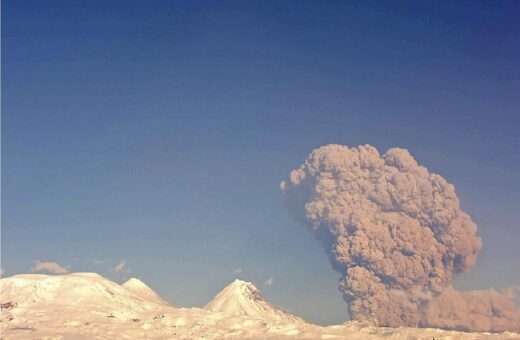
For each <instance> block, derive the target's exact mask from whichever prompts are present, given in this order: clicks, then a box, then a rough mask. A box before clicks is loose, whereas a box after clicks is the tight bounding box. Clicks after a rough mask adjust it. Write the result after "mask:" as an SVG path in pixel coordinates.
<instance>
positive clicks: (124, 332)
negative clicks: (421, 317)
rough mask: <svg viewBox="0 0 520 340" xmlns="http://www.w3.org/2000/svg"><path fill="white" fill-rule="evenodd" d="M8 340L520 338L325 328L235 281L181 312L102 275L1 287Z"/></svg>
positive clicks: (4, 282)
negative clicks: (201, 304)
mask: <svg viewBox="0 0 520 340" xmlns="http://www.w3.org/2000/svg"><path fill="white" fill-rule="evenodd" d="M0 303H1V307H2V312H1V314H0V323H1V337H2V339H42V338H47V339H122V338H126V339H201V338H204V339H208V338H209V339H223V338H234V339H244V338H256V339H258V338H262V339H266V338H276V339H280V338H294V339H320V338H321V339H325V338H327V339H381V338H394V339H432V338H436V339H437V338H442V339H519V338H520V334H514V333H508V332H506V333H502V334H489V333H463V332H454V331H444V330H440V329H418V328H382V327H373V326H367V325H362V324H360V323H357V322H347V323H345V324H343V325H336V326H328V327H322V326H317V325H313V324H310V323H307V322H305V321H304V320H303V319H301V318H299V317H297V316H294V315H292V314H290V313H287V312H284V311H282V310H281V309H279V308H277V307H276V306H274V305H272V304H271V303H269V302H267V301H266V300H265V299H264V298H263V297H262V295H261V293H260V291H259V290H258V289H257V288H256V287H255V286H254V285H253V284H252V283H248V282H244V281H240V280H236V281H234V282H232V283H231V284H230V285H228V286H227V287H226V288H224V289H223V290H222V291H221V292H220V293H219V294H217V296H216V297H215V298H214V299H213V300H212V301H211V302H210V303H208V304H207V305H206V307H204V308H176V307H173V306H171V305H170V304H168V303H167V302H166V301H165V300H163V299H162V298H161V297H160V296H159V295H158V294H157V293H155V292H154V291H153V290H152V289H151V288H150V287H148V286H147V285H146V284H145V283H144V282H142V281H140V280H138V279H130V280H129V281H127V282H125V283H124V284H123V285H119V284H117V283H115V282H113V281H110V280H108V279H106V278H104V277H102V276H100V275H98V274H93V273H73V274H66V275H56V276H52V275H36V274H23V275H16V276H12V277H8V278H3V279H1V280H0Z"/></svg>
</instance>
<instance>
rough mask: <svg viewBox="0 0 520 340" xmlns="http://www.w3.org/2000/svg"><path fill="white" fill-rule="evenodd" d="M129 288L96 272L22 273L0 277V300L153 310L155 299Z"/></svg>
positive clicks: (30, 304)
mask: <svg viewBox="0 0 520 340" xmlns="http://www.w3.org/2000/svg"><path fill="white" fill-rule="evenodd" d="M148 297H149V296H148V295H145V296H140V295H139V294H137V293H135V292H132V291H129V290H128V289H126V288H124V287H122V286H120V285H119V284H117V283H115V282H113V281H110V280H108V279H106V278H104V277H102V276H100V275H99V274H95V273H70V274H65V275H41V274H22V275H14V276H11V277H8V278H4V279H1V280H0V300H1V302H2V303H7V302H10V303H13V304H16V305H18V306H20V307H23V306H25V307H27V308H36V307H37V306H40V305H41V306H43V305H46V306H47V305H49V304H51V305H53V306H56V307H58V306H60V307H61V308H69V307H71V306H77V307H78V308H81V309H83V310H89V311H96V310H98V311H108V310H134V311H137V310H144V309H153V308H155V307H156V306H157V305H158V302H157V301H152V300H149V299H148Z"/></svg>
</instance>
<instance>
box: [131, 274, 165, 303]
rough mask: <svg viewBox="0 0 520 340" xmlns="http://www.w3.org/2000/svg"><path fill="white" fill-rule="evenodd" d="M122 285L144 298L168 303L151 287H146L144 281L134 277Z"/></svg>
mask: <svg viewBox="0 0 520 340" xmlns="http://www.w3.org/2000/svg"><path fill="white" fill-rule="evenodd" d="M122 286H123V287H124V288H125V289H126V290H128V291H130V292H132V293H134V294H136V295H137V296H139V297H140V298H142V299H144V300H147V301H151V302H155V303H159V304H168V302H166V301H165V300H164V299H163V298H161V297H160V296H159V294H157V293H156V292H155V291H154V290H153V289H152V288H150V287H148V286H147V285H146V283H144V282H143V281H141V280H139V279H136V278H135V277H133V278H131V279H129V280H128V281H126V282H125V283H123V284H122Z"/></svg>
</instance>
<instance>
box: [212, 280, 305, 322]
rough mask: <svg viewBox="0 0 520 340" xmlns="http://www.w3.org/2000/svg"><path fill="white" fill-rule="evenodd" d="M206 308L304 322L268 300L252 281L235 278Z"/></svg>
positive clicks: (282, 320)
mask: <svg viewBox="0 0 520 340" xmlns="http://www.w3.org/2000/svg"><path fill="white" fill-rule="evenodd" d="M204 308H205V309H206V310H210V311H213V312H221V313H225V314H228V315H232V316H246V317H248V318H249V319H261V320H264V321H273V322H297V323H300V322H304V321H303V320H302V319H301V318H299V317H297V316H294V315H292V314H290V313H287V312H284V311H283V310H281V309H279V308H277V307H275V306H274V305H272V304H270V303H269V302H267V301H266V300H265V299H264V297H263V296H262V294H261V293H260V291H259V290H258V289H257V288H256V287H255V286H254V285H253V284H252V283H250V282H245V281H242V280H238V279H237V280H235V281H233V282H231V283H230V284H229V285H228V286H226V287H225V288H224V289H223V290H222V291H221V292H220V293H218V294H217V296H215V298H214V299H213V300H211V302H210V303H208V304H207V305H206V306H205V307H204Z"/></svg>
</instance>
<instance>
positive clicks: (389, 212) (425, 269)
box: [280, 145, 520, 331]
mask: <svg viewBox="0 0 520 340" xmlns="http://www.w3.org/2000/svg"><path fill="white" fill-rule="evenodd" d="M280 188H281V190H282V192H283V194H284V197H285V201H286V205H287V207H288V208H289V210H290V211H291V213H292V214H293V215H294V217H295V218H296V219H297V220H299V221H300V222H302V223H304V224H306V225H308V226H309V227H310V229H311V230H312V232H313V233H314V234H315V235H316V236H317V237H318V238H319V239H320V240H321V241H322V243H323V246H324V247H325V249H326V250H327V252H328V254H329V258H330V261H331V263H332V265H333V267H334V268H335V269H336V270H337V271H339V272H340V273H342V275H343V278H342V279H341V280H340V290H341V292H342V293H343V297H344V299H345V301H347V303H348V304H349V312H350V315H351V318H353V319H356V320H361V321H368V322H371V323H374V324H377V325H382V326H403V325H407V326H428V325H432V326H435V327H445V328H453V329H467V330H471V329H475V330H490V331H502V330H506V329H510V330H511V329H513V330H514V329H520V313H519V312H518V309H517V308H516V307H515V306H514V304H513V303H512V302H511V299H510V298H508V297H506V296H504V295H503V294H500V293H498V292H475V293H474V294H472V295H468V294H469V293H459V292H457V291H455V290H454V289H452V288H451V287H450V282H451V281H452V279H453V275H454V274H456V273H459V272H464V271H467V270H469V269H471V268H472V267H473V266H474V265H475V263H476V258H477V253H478V252H479V250H480V247H481V240H480V238H479V237H478V236H477V234H476V232H477V226H476V224H475V222H473V221H472V220H471V217H470V216H469V215H468V214H466V213H465V212H464V211H462V210H461V209H460V206H459V199H458V197H457V195H456V194H455V188H454V187H453V185H451V184H450V183H448V182H446V180H444V178H442V177H441V176H439V175H437V174H434V173H430V172H428V170H427V169H426V168H425V167H423V166H420V165H418V164H417V162H416V161H415V159H414V158H413V157H412V156H411V155H410V153H409V152H408V151H407V150H405V149H399V148H393V149H390V150H388V151H387V152H386V153H385V154H384V155H382V156H381V155H380V154H379V152H378V151H377V149H375V148H374V147H372V146H370V145H364V146H358V147H354V148H348V147H346V146H342V145H327V146H324V147H321V148H319V149H316V150H314V151H313V152H312V153H311V154H310V156H309V158H308V159H307V160H306V161H305V163H304V164H303V165H302V166H301V167H300V168H299V169H297V170H293V171H292V172H291V174H290V177H289V179H287V180H286V181H283V182H282V183H281V184H280ZM437 299H438V300H437ZM481 303H483V304H484V305H482V304H481ZM459 307H462V308H463V309H460V308H459ZM476 317H478V321H475V318H476ZM476 323H477V324H478V325H475V324H476Z"/></svg>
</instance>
